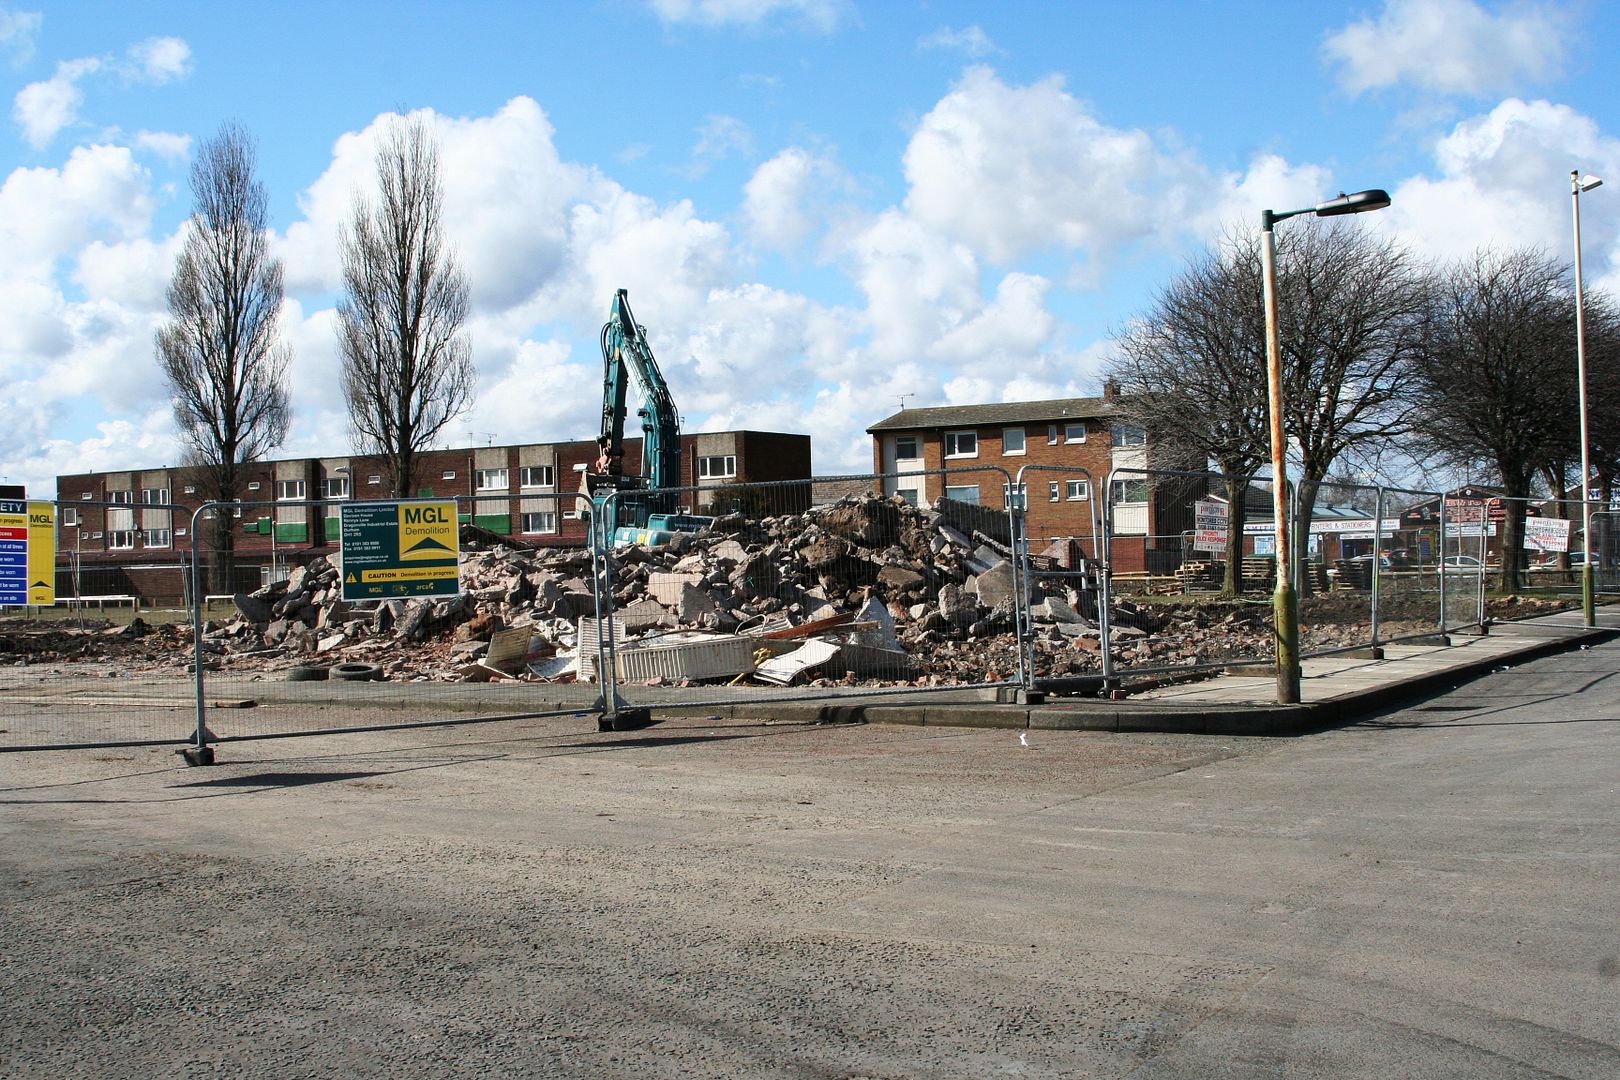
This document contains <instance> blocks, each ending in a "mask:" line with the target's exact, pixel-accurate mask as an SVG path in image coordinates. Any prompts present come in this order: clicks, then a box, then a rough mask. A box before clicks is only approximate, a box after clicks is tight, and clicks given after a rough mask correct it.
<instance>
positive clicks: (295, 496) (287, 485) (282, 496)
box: [276, 479, 309, 502]
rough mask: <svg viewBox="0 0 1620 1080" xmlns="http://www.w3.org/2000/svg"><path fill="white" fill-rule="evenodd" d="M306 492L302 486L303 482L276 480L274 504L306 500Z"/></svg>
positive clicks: (306, 489)
mask: <svg viewBox="0 0 1620 1080" xmlns="http://www.w3.org/2000/svg"><path fill="white" fill-rule="evenodd" d="M308 490H309V489H308V488H306V487H305V486H304V481H303V480H301V479H300V480H277V481H276V502H298V501H299V500H301V499H305V498H308V495H307V494H306V492H307V491H308Z"/></svg>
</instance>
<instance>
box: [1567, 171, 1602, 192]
mask: <svg viewBox="0 0 1620 1080" xmlns="http://www.w3.org/2000/svg"><path fill="white" fill-rule="evenodd" d="M1569 175H1570V176H1575V175H1577V174H1576V173H1570V174H1569ZM1575 186H1576V188H1578V189H1579V190H1581V191H1591V190H1592V189H1593V188H1596V187H1602V186H1603V179H1602V177H1598V176H1593V175H1592V174H1591V173H1587V174H1586V175H1585V176H1582V177H1581V178H1580V179H1579V180H1576V181H1575Z"/></svg>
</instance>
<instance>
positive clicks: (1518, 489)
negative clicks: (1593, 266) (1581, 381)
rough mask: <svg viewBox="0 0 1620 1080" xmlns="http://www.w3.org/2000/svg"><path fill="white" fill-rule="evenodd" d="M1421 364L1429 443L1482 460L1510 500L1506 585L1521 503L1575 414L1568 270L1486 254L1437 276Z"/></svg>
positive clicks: (1519, 556) (1567, 438) (1512, 579)
mask: <svg viewBox="0 0 1620 1080" xmlns="http://www.w3.org/2000/svg"><path fill="white" fill-rule="evenodd" d="M1427 323H1428V324H1427V329H1426V333H1425V335H1424V345H1423V349H1422V353H1421V358H1420V362H1419V363H1418V365H1417V375H1418V383H1419V387H1420V389H1421V396H1420V398H1419V401H1420V405H1419V409H1420V414H1419V415H1420V424H1421V430H1422V431H1423V433H1424V435H1425V437H1426V439H1427V440H1428V441H1429V442H1430V444H1431V445H1433V446H1434V447H1435V448H1436V449H1437V450H1438V451H1439V452H1440V453H1442V454H1444V455H1446V456H1447V457H1448V458H1450V459H1452V460H1455V461H1457V462H1458V463H1468V462H1471V461H1478V460H1481V459H1483V460H1485V461H1488V462H1489V463H1490V464H1491V466H1493V467H1494V469H1495V470H1496V472H1497V475H1498V477H1499V479H1500V480H1501V484H1502V492H1503V494H1504V495H1506V496H1508V500H1507V505H1506V507H1505V514H1504V521H1503V530H1502V531H1503V536H1502V588H1503V589H1504V590H1505V591H1507V592H1517V591H1518V589H1519V584H1520V573H1521V571H1522V569H1523V566H1524V550H1523V541H1524V517H1525V503H1524V501H1523V500H1525V499H1526V498H1528V497H1529V495H1530V489H1531V488H1530V486H1531V480H1532V479H1533V478H1534V476H1535V474H1536V471H1537V470H1538V469H1540V468H1543V467H1544V466H1546V465H1547V464H1548V463H1549V462H1556V461H1561V460H1567V459H1568V456H1569V451H1570V445H1571V432H1570V429H1571V428H1572V427H1573V425H1574V420H1573V418H1574V416H1575V325H1574V324H1575V307H1574V296H1573V292H1572V290H1571V288H1570V282H1569V276H1568V267H1567V266H1565V265H1564V264H1562V263H1560V262H1558V261H1556V260H1555V259H1552V258H1551V257H1549V256H1548V255H1546V254H1545V253H1544V252H1541V251H1539V250H1536V249H1532V248H1521V249H1516V250H1513V251H1508V252H1496V251H1490V250H1482V251H1479V252H1476V253H1475V254H1474V255H1472V256H1470V257H1469V258H1466V259H1464V260H1462V261H1460V262H1458V263H1457V264H1455V265H1454V266H1452V267H1451V268H1450V269H1449V270H1448V271H1447V273H1446V274H1445V276H1444V278H1443V280H1442V281H1440V282H1439V283H1438V284H1437V285H1436V287H1435V289H1434V294H1433V301H1432V306H1431V310H1430V314H1429V317H1428V321H1427Z"/></svg>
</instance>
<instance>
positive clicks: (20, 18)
mask: <svg viewBox="0 0 1620 1080" xmlns="http://www.w3.org/2000/svg"><path fill="white" fill-rule="evenodd" d="M44 21H45V19H44V16H42V15H41V14H40V13H39V12H37V11H7V10H5V9H4V8H0V50H3V51H4V52H5V53H6V54H7V55H8V56H9V57H10V59H11V62H12V63H13V64H21V63H23V62H24V61H26V60H28V59H29V58H30V57H32V56H33V55H34V39H35V38H36V37H38V36H39V28H40V25H41V24H42V23H44Z"/></svg>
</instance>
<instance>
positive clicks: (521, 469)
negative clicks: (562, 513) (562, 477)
mask: <svg viewBox="0 0 1620 1080" xmlns="http://www.w3.org/2000/svg"><path fill="white" fill-rule="evenodd" d="M536 476H538V477H539V478H540V479H538V480H536V479H535V477H536ZM556 486H557V470H556V468H555V467H554V466H551V465H519V466H518V487H520V488H549V487H556Z"/></svg>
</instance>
